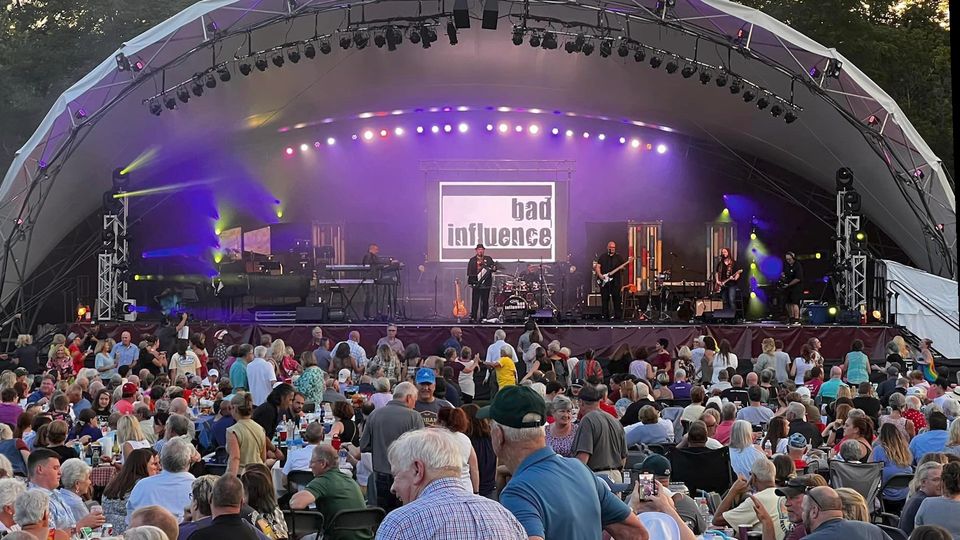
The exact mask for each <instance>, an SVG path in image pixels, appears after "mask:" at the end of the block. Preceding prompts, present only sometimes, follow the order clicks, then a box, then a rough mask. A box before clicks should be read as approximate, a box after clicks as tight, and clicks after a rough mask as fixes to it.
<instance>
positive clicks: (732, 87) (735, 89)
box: [730, 79, 741, 94]
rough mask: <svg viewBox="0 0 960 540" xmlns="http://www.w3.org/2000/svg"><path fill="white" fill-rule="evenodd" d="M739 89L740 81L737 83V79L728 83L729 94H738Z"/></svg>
mask: <svg viewBox="0 0 960 540" xmlns="http://www.w3.org/2000/svg"><path fill="white" fill-rule="evenodd" d="M740 88H741V87H740V81H739V80H738V79H734V80H733V81H732V82H731V83H730V93H731V94H739V93H740Z"/></svg>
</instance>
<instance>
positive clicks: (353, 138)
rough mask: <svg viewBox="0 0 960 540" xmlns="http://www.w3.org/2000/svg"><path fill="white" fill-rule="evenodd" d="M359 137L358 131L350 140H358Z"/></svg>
mask: <svg viewBox="0 0 960 540" xmlns="http://www.w3.org/2000/svg"><path fill="white" fill-rule="evenodd" d="M359 138H360V137H358V136H357V134H356V133H354V134H353V135H351V136H350V140H351V141H355V140H357V139H359Z"/></svg>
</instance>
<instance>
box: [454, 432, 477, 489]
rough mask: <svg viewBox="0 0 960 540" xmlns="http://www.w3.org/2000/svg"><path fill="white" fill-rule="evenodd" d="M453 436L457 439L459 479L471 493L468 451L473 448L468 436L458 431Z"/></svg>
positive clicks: (471, 484) (471, 483)
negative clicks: (459, 458)
mask: <svg viewBox="0 0 960 540" xmlns="http://www.w3.org/2000/svg"><path fill="white" fill-rule="evenodd" d="M453 436H454V437H455V438H456V439H457V448H458V449H459V450H460V457H461V465H460V481H461V482H462V483H463V487H464V488H466V489H467V491H469V492H470V493H473V482H472V481H471V480H470V452H471V451H472V450H473V445H472V444H471V443H470V437H467V436H466V435H464V434H463V433H460V432H459V431H458V432H456V433H454V434H453Z"/></svg>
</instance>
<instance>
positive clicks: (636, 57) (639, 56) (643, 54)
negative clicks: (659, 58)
mask: <svg viewBox="0 0 960 540" xmlns="http://www.w3.org/2000/svg"><path fill="white" fill-rule="evenodd" d="M646 56H647V53H646V52H645V51H644V50H643V49H637V52H635V53H633V59H634V60H636V61H637V62H643V59H644V58H646Z"/></svg>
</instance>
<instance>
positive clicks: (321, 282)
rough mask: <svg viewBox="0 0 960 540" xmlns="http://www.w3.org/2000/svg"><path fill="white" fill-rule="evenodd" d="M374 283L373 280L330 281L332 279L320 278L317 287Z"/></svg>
mask: <svg viewBox="0 0 960 540" xmlns="http://www.w3.org/2000/svg"><path fill="white" fill-rule="evenodd" d="M368 283H373V280H369V279H359V278H348V279H330V278H320V279H318V280H317V286H322V285H361V284H364V285H366V284H368Z"/></svg>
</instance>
